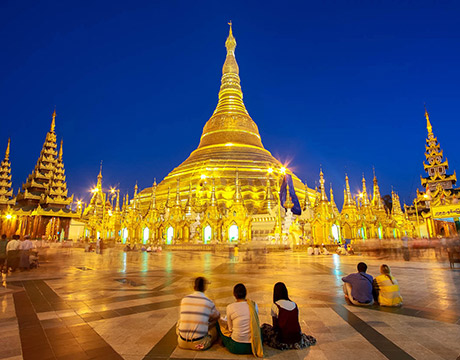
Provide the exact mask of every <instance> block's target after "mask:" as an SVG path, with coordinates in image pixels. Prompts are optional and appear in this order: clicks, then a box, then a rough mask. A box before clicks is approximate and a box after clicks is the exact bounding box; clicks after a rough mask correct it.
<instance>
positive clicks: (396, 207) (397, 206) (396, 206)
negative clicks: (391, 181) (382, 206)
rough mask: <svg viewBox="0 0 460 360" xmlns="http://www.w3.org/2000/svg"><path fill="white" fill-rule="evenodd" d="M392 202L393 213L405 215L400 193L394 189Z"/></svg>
mask: <svg viewBox="0 0 460 360" xmlns="http://www.w3.org/2000/svg"><path fill="white" fill-rule="evenodd" d="M391 202H392V207H391V215H393V216H395V215H401V216H402V215H404V214H403V211H402V209H401V201H400V200H399V195H398V194H397V193H395V192H394V191H393V190H391Z"/></svg>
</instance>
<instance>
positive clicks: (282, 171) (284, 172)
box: [280, 166, 286, 174]
mask: <svg viewBox="0 0 460 360" xmlns="http://www.w3.org/2000/svg"><path fill="white" fill-rule="evenodd" d="M280 171H281V174H286V168H285V167H284V166H283V167H282V168H281V169H280Z"/></svg>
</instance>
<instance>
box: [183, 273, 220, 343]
mask: <svg viewBox="0 0 460 360" xmlns="http://www.w3.org/2000/svg"><path fill="white" fill-rule="evenodd" d="M206 285H207V281H206V279H205V278H204V277H197V278H196V279H195V284H194V287H193V289H194V290H195V292H194V293H192V294H190V295H188V296H186V297H184V298H183V299H182V301H181V304H180V318H179V321H178V322H177V328H176V332H177V343H178V345H179V347H180V348H182V349H191V350H206V349H208V348H209V347H210V346H211V345H212V343H213V342H214V341H216V339H217V329H216V321H217V319H219V316H220V313H219V311H218V310H217V309H216V306H215V305H214V303H213V302H212V300H210V299H209V298H208V297H207V296H206V295H205V294H204V292H205V290H206Z"/></svg>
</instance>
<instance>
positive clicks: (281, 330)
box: [262, 282, 316, 350]
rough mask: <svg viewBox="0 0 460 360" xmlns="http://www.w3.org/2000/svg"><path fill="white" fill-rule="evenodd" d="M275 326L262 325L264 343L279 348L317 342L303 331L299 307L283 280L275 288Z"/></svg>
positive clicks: (302, 346) (283, 348)
mask: <svg viewBox="0 0 460 360" xmlns="http://www.w3.org/2000/svg"><path fill="white" fill-rule="evenodd" d="M271 315H272V320H273V326H271V325H269V324H263V325H262V338H263V341H264V344H267V345H268V346H270V347H273V348H275V349H279V350H287V349H304V348H306V347H308V346H311V345H314V344H316V339H315V338H314V337H313V336H309V335H305V334H303V333H302V331H301V329H300V324H299V309H298V307H297V304H296V303H295V302H293V301H291V299H289V296H288V290H287V288H286V285H285V284H284V283H282V282H278V283H276V284H275V287H274V288H273V305H272V309H271Z"/></svg>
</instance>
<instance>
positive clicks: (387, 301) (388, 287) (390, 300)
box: [374, 264, 403, 306]
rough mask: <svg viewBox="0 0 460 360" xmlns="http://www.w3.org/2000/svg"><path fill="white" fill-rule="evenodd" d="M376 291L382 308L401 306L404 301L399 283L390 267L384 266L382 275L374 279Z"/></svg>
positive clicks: (381, 269)
mask: <svg viewBox="0 0 460 360" xmlns="http://www.w3.org/2000/svg"><path fill="white" fill-rule="evenodd" d="M374 290H375V293H376V294H377V295H378V302H379V304H380V305H381V306H401V305H402V302H403V299H402V297H401V292H400V290H399V284H398V281H397V280H396V279H395V278H394V276H393V275H391V271H390V267H389V266H388V265H385V264H382V265H381V266H380V275H379V276H377V277H376V278H375V279H374Z"/></svg>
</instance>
